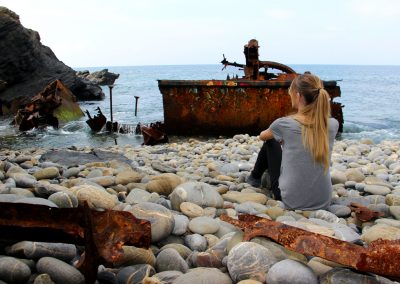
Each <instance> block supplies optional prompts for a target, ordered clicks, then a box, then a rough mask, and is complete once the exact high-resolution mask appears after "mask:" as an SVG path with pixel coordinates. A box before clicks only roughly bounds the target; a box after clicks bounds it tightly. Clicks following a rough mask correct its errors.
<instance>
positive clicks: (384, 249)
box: [220, 214, 400, 277]
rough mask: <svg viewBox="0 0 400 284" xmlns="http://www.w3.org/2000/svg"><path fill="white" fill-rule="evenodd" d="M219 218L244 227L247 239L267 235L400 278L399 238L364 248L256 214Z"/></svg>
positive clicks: (299, 249)
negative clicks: (235, 217) (234, 217)
mask: <svg viewBox="0 0 400 284" xmlns="http://www.w3.org/2000/svg"><path fill="white" fill-rule="evenodd" d="M220 219H221V220H223V221H225V222H228V223H230V224H233V225H235V226H237V227H240V228H241V229H243V230H244V238H243V239H244V241H249V240H251V239H252V238H254V237H257V236H262V237H268V238H270V239H272V240H274V241H275V242H277V243H279V244H281V245H282V246H284V247H286V248H288V249H290V250H292V251H296V252H298V253H301V254H305V255H310V256H318V257H322V258H324V259H327V260H330V261H333V262H336V263H339V264H343V265H346V266H350V267H352V268H354V269H357V270H359V271H363V272H372V273H376V274H380V275H383V276H388V277H400V269H399V267H400V240H395V241H388V240H381V239H379V240H376V241H373V242H371V243H370V245H369V246H368V247H362V246H359V245H356V244H352V243H349V242H345V241H341V240H338V239H334V238H330V237H327V236H324V235H320V234H316V233H311V232H308V231H305V230H302V229H299V228H296V227H292V226H289V225H285V224H282V223H279V222H275V221H271V220H268V219H264V218H261V217H257V216H254V215H246V214H244V215H240V216H239V220H236V219H232V218H230V217H228V216H227V215H222V216H220Z"/></svg>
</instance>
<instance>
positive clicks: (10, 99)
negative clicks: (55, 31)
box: [0, 7, 104, 114]
mask: <svg viewBox="0 0 400 284" xmlns="http://www.w3.org/2000/svg"><path fill="white" fill-rule="evenodd" d="M0 54H1V56H0V108H1V109H0V114H1V113H3V114H11V113H15V112H16V110H17V109H18V107H19V105H20V104H22V103H24V102H26V101H28V100H30V98H31V97H33V96H35V95H36V94H37V93H38V92H40V91H41V90H42V89H43V88H44V87H45V86H46V85H48V84H49V83H51V82H52V81H54V80H56V79H59V80H61V81H62V82H63V84H64V85H66V86H67V87H68V88H69V89H70V90H71V91H72V92H73V94H74V95H75V96H76V97H77V99H78V100H101V99H104V93H103V92H102V90H101V88H100V87H99V86H98V85H95V84H90V83H89V82H87V81H83V80H82V79H81V78H79V77H77V76H76V72H75V71H74V70H73V69H72V68H70V67H68V66H67V65H65V64H64V63H63V62H61V61H59V60H58V59H57V57H56V56H55V54H54V53H53V51H52V50H51V49H50V48H49V47H47V46H44V45H42V44H41V42H40V36H39V33H38V32H36V31H33V30H31V29H27V28H24V27H23V26H22V25H21V22H20V20H19V16H18V15H17V14H15V13H14V12H13V11H11V10H9V9H7V8H5V7H0Z"/></svg>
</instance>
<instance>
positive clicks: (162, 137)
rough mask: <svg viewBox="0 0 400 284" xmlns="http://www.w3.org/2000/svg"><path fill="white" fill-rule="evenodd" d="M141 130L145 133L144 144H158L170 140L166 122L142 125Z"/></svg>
mask: <svg viewBox="0 0 400 284" xmlns="http://www.w3.org/2000/svg"><path fill="white" fill-rule="evenodd" d="M140 131H141V133H142V135H143V145H156V144H160V143H167V142H168V136H167V135H166V134H165V132H164V124H163V123H161V122H160V121H157V122H155V123H151V124H150V126H146V125H141V127H140Z"/></svg>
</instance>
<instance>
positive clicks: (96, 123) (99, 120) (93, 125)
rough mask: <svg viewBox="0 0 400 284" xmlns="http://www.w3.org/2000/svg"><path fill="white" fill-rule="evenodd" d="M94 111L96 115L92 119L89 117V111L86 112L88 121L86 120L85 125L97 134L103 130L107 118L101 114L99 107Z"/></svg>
mask: <svg viewBox="0 0 400 284" xmlns="http://www.w3.org/2000/svg"><path fill="white" fill-rule="evenodd" d="M96 110H97V114H96V115H95V116H94V117H92V116H91V115H90V113H89V111H88V110H86V115H87V116H88V118H89V119H88V120H86V123H87V124H88V125H89V127H90V129H92V130H93V131H96V132H98V131H100V130H101V129H103V127H104V125H105V124H106V122H107V118H106V117H105V116H104V114H103V113H102V111H101V109H100V107H97V108H96Z"/></svg>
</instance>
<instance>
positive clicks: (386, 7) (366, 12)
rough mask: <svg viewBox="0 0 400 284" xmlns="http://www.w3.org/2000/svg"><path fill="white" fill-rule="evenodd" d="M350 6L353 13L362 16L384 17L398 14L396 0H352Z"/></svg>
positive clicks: (399, 5)
mask: <svg viewBox="0 0 400 284" xmlns="http://www.w3.org/2000/svg"><path fill="white" fill-rule="evenodd" d="M350 7H351V9H352V11H353V12H354V13H356V14H357V15H359V16H362V17H366V18H367V17H372V18H381V19H386V18H390V17H398V16H400V1H398V0H380V1H377V0H353V1H351V2H350Z"/></svg>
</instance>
